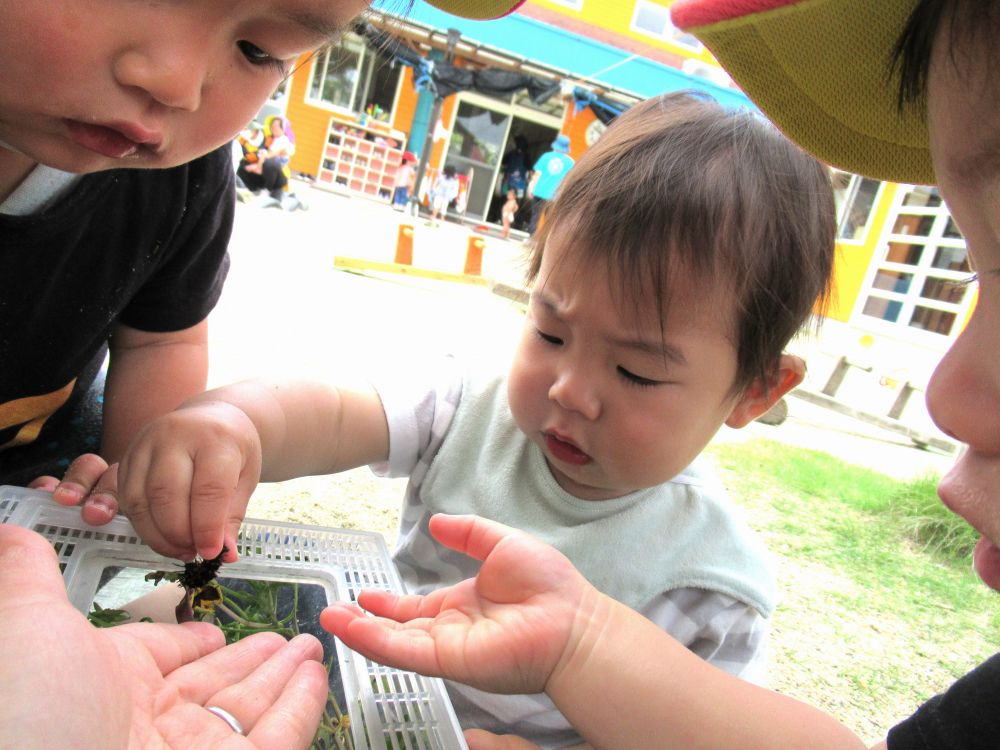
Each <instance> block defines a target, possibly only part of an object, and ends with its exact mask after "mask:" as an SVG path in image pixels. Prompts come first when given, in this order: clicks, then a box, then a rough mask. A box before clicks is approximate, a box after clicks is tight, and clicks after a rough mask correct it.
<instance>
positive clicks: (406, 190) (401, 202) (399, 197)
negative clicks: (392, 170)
mask: <svg viewBox="0 0 1000 750" xmlns="http://www.w3.org/2000/svg"><path fill="white" fill-rule="evenodd" d="M416 161H417V157H416V154H414V153H413V152H412V151H406V152H404V153H403V160H402V162H401V163H400V165H399V167H398V168H397V169H396V176H395V177H394V178H393V183H392V185H393V188H392V207H393V208H394V209H396V210H397V211H403V210H405V209H406V202H407V201H408V200H409V199H410V191H411V190H413V181H414V179H415V178H416V171H415V167H414V165H415V164H416Z"/></svg>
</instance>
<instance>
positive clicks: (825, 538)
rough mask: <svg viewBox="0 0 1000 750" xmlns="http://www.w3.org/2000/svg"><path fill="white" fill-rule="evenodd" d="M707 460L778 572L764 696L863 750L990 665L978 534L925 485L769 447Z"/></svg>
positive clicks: (727, 449)
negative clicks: (833, 722)
mask: <svg viewBox="0 0 1000 750" xmlns="http://www.w3.org/2000/svg"><path fill="white" fill-rule="evenodd" d="M709 453H710V454H711V455H713V456H714V457H715V459H716V463H717V464H718V466H719V468H720V473H721V475H722V478H723V480H724V482H725V484H726V486H727V488H728V490H729V493H730V495H731V497H732V499H733V501H734V502H735V503H736V504H737V505H739V506H742V507H743V509H744V510H745V515H746V516H747V519H748V521H749V522H750V524H751V526H753V527H754V528H755V529H756V530H757V531H758V532H760V534H761V536H762V537H763V539H764V542H765V544H766V545H767V547H768V548H769V549H770V550H771V552H772V553H773V556H774V559H775V562H776V564H777V566H778V571H777V572H778V586H779V590H780V602H779V606H778V609H777V611H776V612H775V614H774V616H773V623H772V627H773V635H772V642H771V645H772V660H773V661H772V665H771V685H772V687H775V688H776V689H778V690H779V691H780V692H783V693H786V694H789V695H791V696H793V697H796V698H799V699H800V700H804V701H805V702H807V703H811V704H813V705H816V706H818V707H820V708H822V709H824V710H826V711H827V712H828V713H831V714H833V715H834V716H837V717H838V718H840V719H842V720H844V721H846V722H847V723H848V725H849V726H851V727H852V728H853V729H854V730H855V731H857V732H858V733H859V734H860V735H861V736H862V737H864V738H866V739H867V740H868V741H869V742H872V743H873V742H875V741H877V740H879V739H881V738H883V737H884V736H885V732H886V731H887V730H888V729H889V727H891V726H893V725H894V724H895V723H896V722H897V721H898V720H899V719H900V717H903V716H906V715H908V714H909V713H911V712H912V711H913V709H914V708H915V707H916V706H917V705H919V704H920V703H922V702H923V701H924V700H926V699H927V698H929V697H930V696H932V695H934V694H936V693H939V692H941V691H942V690H943V689H945V688H946V687H947V686H948V685H949V684H951V682H953V681H954V680H955V679H957V678H958V677H959V676H961V675H962V674H964V673H965V672H967V671H968V670H969V669H971V668H972V667H974V666H975V665H976V664H978V663H980V662H982V661H983V660H985V659H986V658H988V657H989V656H991V655H992V654H993V653H994V652H995V650H996V643H997V642H1000V597H998V596H997V594H996V593H995V592H993V591H992V590H990V589H988V588H987V587H986V586H984V585H983V583H982V582H981V581H980V580H979V579H978V577H977V576H976V575H975V573H974V572H973V571H972V567H971V565H970V559H969V550H970V549H971V545H972V544H973V543H974V541H975V539H976V538H977V535H976V533H975V532H974V531H972V530H970V529H968V527H967V525H966V524H965V522H964V521H963V520H962V519H961V518H959V517H958V516H954V515H953V514H951V513H950V512H949V511H948V510H947V509H946V508H945V507H944V506H943V505H942V503H941V502H940V500H939V499H938V498H937V492H936V485H937V478H936V477H933V476H926V477H921V478H919V479H915V480H912V481H900V480H897V479H894V478H892V477H889V476H885V475H882V474H879V473H878V472H875V471H871V470H869V469H866V468H863V467H858V466H853V465H851V464H848V463H846V462H844V461H841V460H839V459H837V458H834V457H832V456H830V455H828V454H826V453H821V452H817V451H811V450H806V449H802V448H797V447H793V446H788V445H784V444H781V443H778V442H774V441H770V440H752V441H749V442H746V443H739V444H735V443H724V444H718V445H713V446H712V447H711V448H710V449H709Z"/></svg>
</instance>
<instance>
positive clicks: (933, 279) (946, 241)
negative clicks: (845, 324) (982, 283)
mask: <svg viewBox="0 0 1000 750" xmlns="http://www.w3.org/2000/svg"><path fill="white" fill-rule="evenodd" d="M971 273H972V269H971V267H970V265H969V255H968V251H967V249H966V246H965V240H964V239H963V238H962V236H961V233H960V232H959V231H958V227H957V226H956V225H955V222H954V221H952V218H951V216H950V215H949V214H948V210H947V208H946V207H945V205H944V203H943V202H942V200H941V194H940V193H939V192H938V190H937V188H934V187H925V186H916V187H907V188H904V192H903V194H902V198H901V200H899V202H898V205H897V207H896V210H895V213H894V216H893V217H892V218H891V219H890V223H889V230H888V232H887V233H886V236H885V238H884V240H883V243H882V252H881V260H880V261H879V262H878V264H877V265H876V267H875V268H874V269H873V272H872V274H871V275H870V278H869V280H868V283H867V285H866V287H865V288H864V289H863V290H862V294H861V303H860V306H859V312H860V315H861V316H863V317H864V318H865V319H868V320H869V321H871V322H874V321H879V322H878V323H876V325H886V324H889V325H892V326H893V327H894V330H896V331H897V332H902V331H909V332H914V331H922V332H926V333H930V334H934V335H936V336H937V335H939V336H948V337H950V336H954V335H955V334H957V333H958V330H957V323H958V321H960V320H961V319H962V318H963V312H964V310H965V306H966V304H967V298H968V292H969V288H970V287H969V285H968V283H966V282H967V281H968V279H969V278H970V275H971ZM915 335H918V336H922V335H923V334H915Z"/></svg>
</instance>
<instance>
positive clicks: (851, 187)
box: [833, 169, 885, 245]
mask: <svg viewBox="0 0 1000 750" xmlns="http://www.w3.org/2000/svg"><path fill="white" fill-rule="evenodd" d="M833 172H834V173H836V174H842V175H849V176H850V181H849V182H848V184H847V189H846V190H845V191H844V200H843V202H842V203H841V204H840V206H839V207H838V209H837V242H838V243H840V244H844V245H863V244H865V241H866V240H867V239H868V231H869V230H870V229H871V226H872V217H873V216H874V215H875V209H876V208H877V207H878V205H879V202H880V201H881V199H882V191H883V190H885V183H884V182H879V186H878V189H877V190H876V191H875V197H874V199H873V200H872V205H871V207H870V208H869V209H868V215H867V216H866V217H865V222H864V224H863V225H862V230H861V236H860V237H856V238H844V237H843V235H842V232H843V230H844V224H845V223H846V221H847V217H848V214H849V212H850V209H851V207H852V206H853V205H854V201H855V199H856V198H857V197H858V188H860V187H861V184H862V181H863V180H867V179H871V178H869V177H861V176H860V175H856V174H851V173H850V172H844V171H843V170H840V169H833Z"/></svg>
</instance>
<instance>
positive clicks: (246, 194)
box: [233, 120, 264, 203]
mask: <svg viewBox="0 0 1000 750" xmlns="http://www.w3.org/2000/svg"><path fill="white" fill-rule="evenodd" d="M263 144H264V127H263V126H262V125H261V124H260V123H259V122H257V121H256V120H254V121H253V122H251V123H250V124H249V125H247V126H246V127H245V128H243V130H242V131H241V132H240V134H239V135H238V136H236V139H235V140H234V141H233V161H234V162H235V163H234V165H233V169H234V170H235V171H236V199H237V200H239V201H240V202H241V203H247V202H249V201H250V199H252V198H253V196H254V193H253V191H252V190H250V188H248V187H247V186H246V183H245V182H243V180H242V179H240V176H239V171H240V168H241V167H243V166H244V165H249V164H255V163H257V162H258V161H259V157H258V156H257V150H258V149H259V148H260V147H261V146H262V145H263Z"/></svg>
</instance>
